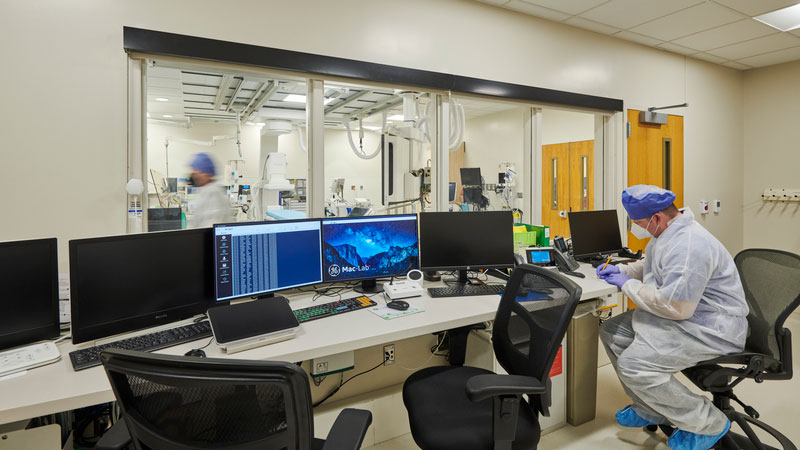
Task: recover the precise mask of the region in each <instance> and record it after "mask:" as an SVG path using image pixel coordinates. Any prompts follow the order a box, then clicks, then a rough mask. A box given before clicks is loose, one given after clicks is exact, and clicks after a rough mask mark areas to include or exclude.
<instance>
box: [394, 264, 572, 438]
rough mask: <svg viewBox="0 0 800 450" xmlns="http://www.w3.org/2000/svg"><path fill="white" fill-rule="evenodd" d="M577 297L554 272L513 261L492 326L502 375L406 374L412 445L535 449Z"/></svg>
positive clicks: (471, 370)
mask: <svg viewBox="0 0 800 450" xmlns="http://www.w3.org/2000/svg"><path fill="white" fill-rule="evenodd" d="M523 281H524V283H523ZM580 296H581V288H580V287H579V286H578V285H576V284H575V283H573V282H572V281H570V280H568V279H567V278H565V277H563V276H561V275H559V274H558V273H556V272H553V271H550V270H547V269H542V268H540V267H534V266H531V265H528V264H523V265H520V266H517V268H516V269H514V273H513V274H512V276H511V279H510V280H509V281H508V283H507V285H506V289H505V292H504V293H503V297H502V299H501V300H500V305H499V306H498V309H497V315H496V316H495V321H494V327H493V329H492V343H493V346H494V351H495V355H496V357H497V360H498V362H499V363H500V365H501V366H503V369H505V370H506V371H507V372H508V373H509V375H496V374H494V373H492V372H490V371H488V370H484V369H480V368H477V367H461V366H439V367H429V368H426V369H423V370H420V371H418V372H415V373H414V374H413V375H411V376H410V377H408V379H407V380H406V382H405V384H404V385H403V401H404V403H405V405H406V409H407V410H408V416H409V422H410V425H411V434H412V436H413V437H414V441H415V442H416V443H417V445H418V446H419V447H420V448H422V449H423V450H445V449H453V450H479V449H480V450H484V449H486V450H488V449H492V448H494V449H495V450H507V449H515V450H522V449H525V450H528V449H535V448H536V446H537V444H538V443H539V435H540V427H539V419H538V417H539V414H544V415H549V412H548V407H549V406H550V395H549V393H550V379H549V373H550V368H551V366H552V364H553V360H554V359H555V356H556V353H557V352H558V349H559V346H560V345H561V341H562V340H563V338H564V333H566V331H567V327H568V326H569V322H570V319H571V318H572V315H573V313H574V312H575V307H576V306H577V305H578V301H579V300H580ZM523 394H527V395H528V400H529V401H530V403H529V401H526V400H525V399H523V398H522V396H523Z"/></svg>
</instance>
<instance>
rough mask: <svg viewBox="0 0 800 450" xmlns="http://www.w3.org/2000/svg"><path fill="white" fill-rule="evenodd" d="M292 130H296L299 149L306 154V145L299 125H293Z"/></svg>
mask: <svg viewBox="0 0 800 450" xmlns="http://www.w3.org/2000/svg"><path fill="white" fill-rule="evenodd" d="M294 128H295V129H296V130H297V139H298V140H300V148H301V149H302V150H303V151H304V152H306V153H308V147H306V143H305V142H304V141H303V130H301V129H300V125H295V126H294Z"/></svg>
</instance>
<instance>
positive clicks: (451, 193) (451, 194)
mask: <svg viewBox="0 0 800 450" xmlns="http://www.w3.org/2000/svg"><path fill="white" fill-rule="evenodd" d="M447 199H448V201H450V202H454V201H456V182H455V181H451V182H450V183H449V184H448V185H447Z"/></svg>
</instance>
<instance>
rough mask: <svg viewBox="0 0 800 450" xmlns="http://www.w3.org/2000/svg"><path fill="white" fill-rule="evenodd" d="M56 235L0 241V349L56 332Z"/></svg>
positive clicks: (38, 339)
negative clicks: (25, 239) (52, 236)
mask: <svg viewBox="0 0 800 450" xmlns="http://www.w3.org/2000/svg"><path fill="white" fill-rule="evenodd" d="M56 247H57V244H56V239H55V238H52V239H36V240H29V241H14V242H2V243H0V286H2V289H3V294H2V295H0V349H5V348H9V347H16V346H18V345H24V344H30V343H32V342H36V341H40V340H42V339H50V338H54V337H56V336H58V333H59V323H58V256H57V249H56Z"/></svg>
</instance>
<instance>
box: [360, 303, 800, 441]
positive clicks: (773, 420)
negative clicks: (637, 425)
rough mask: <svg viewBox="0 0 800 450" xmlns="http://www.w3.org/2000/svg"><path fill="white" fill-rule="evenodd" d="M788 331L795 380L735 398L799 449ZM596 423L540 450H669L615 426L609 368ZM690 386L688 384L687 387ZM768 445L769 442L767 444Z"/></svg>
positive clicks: (798, 345) (616, 393) (740, 391)
mask: <svg viewBox="0 0 800 450" xmlns="http://www.w3.org/2000/svg"><path fill="white" fill-rule="evenodd" d="M786 326H787V327H788V328H789V329H790V330H792V332H793V335H794V336H795V339H794V341H795V342H794V344H795V345H794V351H793V353H794V355H793V356H794V357H793V361H794V368H795V369H798V370H795V373H796V374H798V375H795V377H794V378H793V379H791V380H788V381H765V382H764V383H762V384H756V383H755V382H753V381H750V380H748V381H744V382H742V384H741V385H739V386H738V387H737V389H736V393H737V395H738V396H739V398H740V399H742V400H743V401H744V402H745V403H747V404H750V405H752V406H753V407H754V408H756V409H757V410H758V412H759V413H761V420H762V421H764V422H766V423H768V424H770V425H771V426H773V427H775V428H777V429H778V430H780V431H781V432H782V433H784V434H785V435H786V436H787V437H788V438H789V439H791V440H792V441H793V442H794V443H795V444H796V445H800V427H798V423H800V420H798V416H800V340H799V339H798V336H800V314H797V313H796V314H792V316H791V317H790V318H789V319H788V320H787V322H786ZM597 383H598V386H597V387H598V389H597V391H598V395H597V417H596V418H595V420H593V421H591V422H589V423H586V424H583V425H581V426H579V427H572V426H569V425H567V426H565V427H564V428H561V429H559V430H557V431H554V432H552V433H549V434H547V435H544V436H542V439H541V441H540V443H539V449H542V450H547V449H564V450H579V449H580V450H585V449H593V450H604V449H608V450H627V449H631V450H633V449H638V450H643V449H659V450H665V449H667V448H668V447H667V445H666V436H664V435H663V434H661V433H657V434H650V433H647V432H645V431H642V430H639V429H627V428H622V427H620V426H618V425H617V424H616V423H615V422H614V413H616V411H617V410H619V409H620V408H622V407H624V406H625V405H627V404H628V403H629V400H628V398H627V397H626V396H625V393H624V392H623V391H622V388H621V386H620V384H619V380H618V379H617V376H616V374H615V373H614V369H613V368H612V367H611V366H610V365H606V366H603V367H601V368H600V369H599V370H598V380H597ZM686 383H688V381H687V382H686ZM767 442H768V443H769V441H767ZM417 448H418V447H417V446H416V445H415V444H414V440H413V439H412V438H411V435H404V436H400V437H398V438H396V439H392V440H390V441H386V442H383V443H380V444H378V445H376V446H374V447H371V449H374V450H414V449H417Z"/></svg>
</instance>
